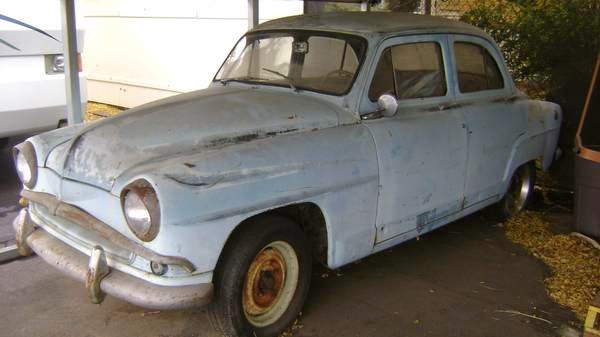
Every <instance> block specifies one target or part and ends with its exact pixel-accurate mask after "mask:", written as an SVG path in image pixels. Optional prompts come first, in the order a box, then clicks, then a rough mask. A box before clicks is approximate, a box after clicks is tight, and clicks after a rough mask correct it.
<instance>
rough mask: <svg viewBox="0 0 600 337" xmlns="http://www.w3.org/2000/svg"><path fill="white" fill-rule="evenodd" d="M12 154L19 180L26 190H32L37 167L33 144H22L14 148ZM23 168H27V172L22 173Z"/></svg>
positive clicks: (35, 179)
mask: <svg viewBox="0 0 600 337" xmlns="http://www.w3.org/2000/svg"><path fill="white" fill-rule="evenodd" d="M12 153H13V160H14V164H15V169H16V171H17V175H18V176H19V179H20V180H21V182H22V183H23V185H25V186H26V187H27V188H30V189H31V188H34V187H35V184H36V183H37V177H38V166H37V157H36V155H35V148H34V147H33V144H31V143H30V142H23V143H21V144H19V145H17V146H15V147H14V148H13V151H12ZM24 168H27V169H28V170H29V171H28V172H26V171H24Z"/></svg>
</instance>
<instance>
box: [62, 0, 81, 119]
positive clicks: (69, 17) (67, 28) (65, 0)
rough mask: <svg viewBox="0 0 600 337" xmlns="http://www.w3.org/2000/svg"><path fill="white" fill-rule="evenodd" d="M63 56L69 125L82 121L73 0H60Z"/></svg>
mask: <svg viewBox="0 0 600 337" xmlns="http://www.w3.org/2000/svg"><path fill="white" fill-rule="evenodd" d="M60 11H61V16H62V36H63V39H62V40H63V56H64V58H65V90H66V94H67V120H68V121H69V125H73V124H78V123H81V122H83V112H82V106H81V92H80V89H79V70H78V65H77V28H76V25H75V1H74V0H61V1H60Z"/></svg>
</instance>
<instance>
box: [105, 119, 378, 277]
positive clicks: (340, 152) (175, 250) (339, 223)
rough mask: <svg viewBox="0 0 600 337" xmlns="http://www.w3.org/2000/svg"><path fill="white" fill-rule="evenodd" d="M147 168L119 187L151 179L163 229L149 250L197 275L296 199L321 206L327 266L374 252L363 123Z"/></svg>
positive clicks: (372, 159)
mask: <svg viewBox="0 0 600 337" xmlns="http://www.w3.org/2000/svg"><path fill="white" fill-rule="evenodd" d="M146 170H148V171H147V173H142V174H136V175H135V176H131V177H127V178H126V177H123V179H119V182H118V184H116V187H115V188H116V189H120V188H122V186H124V185H126V184H127V183H128V182H129V181H132V180H134V179H137V178H140V177H142V178H145V179H147V180H149V181H150V182H151V183H152V184H153V185H154V186H155V188H156V191H157V193H158V197H159V200H160V205H161V231H160V233H159V235H158V236H157V238H156V239H155V240H154V241H152V242H150V243H148V246H149V247H150V248H151V249H154V250H155V251H158V252H161V253H162V254H173V255H177V256H185V257H186V258H189V259H190V260H191V261H192V262H193V263H194V264H195V265H196V266H197V267H198V269H199V271H209V270H212V269H213V268H214V266H215V264H216V262H217V260H218V257H219V255H220V253H221V250H222V248H223V246H224V245H225V242H226V240H227V238H228V237H229V235H230V233H231V231H233V229H234V228H235V227H236V226H237V225H238V224H239V223H241V222H242V221H243V220H245V219H247V218H249V217H251V216H254V215H256V214H260V213H262V212H265V211H267V210H271V209H274V208H278V207H281V206H285V205H290V204H294V203H299V202H312V203H314V204H316V205H317V206H319V207H320V208H321V210H322V212H323V214H324V216H325V220H326V223H327V229H328V240H329V245H328V246H329V252H328V264H329V265H330V266H332V267H335V266H339V265H342V264H345V263H348V262H350V261H353V260H355V259H357V258H360V257H363V256H366V255H367V254H369V253H370V251H371V250H372V244H373V240H374V239H373V238H374V234H375V226H374V224H375V211H376V204H377V191H378V187H377V186H378V169H377V159H376V152H375V147H374V143H373V140H372V138H371V136H370V134H369V133H368V131H367V130H366V128H365V127H364V126H362V125H360V124H354V125H347V126H340V127H333V128H328V129H321V130H315V131H310V132H303V133H299V134H289V135H280V136H275V137H271V138H265V139H260V140H256V141H252V142H246V143H240V144H235V145H232V146H227V147H223V148H221V149H212V150H209V151H204V152H201V153H197V154H192V155H185V156H181V157H178V158H170V159H168V160H165V161H161V162H158V163H153V164H150V165H149V166H147V167H146ZM125 178H126V179H125ZM113 193H116V192H115V190H113Z"/></svg>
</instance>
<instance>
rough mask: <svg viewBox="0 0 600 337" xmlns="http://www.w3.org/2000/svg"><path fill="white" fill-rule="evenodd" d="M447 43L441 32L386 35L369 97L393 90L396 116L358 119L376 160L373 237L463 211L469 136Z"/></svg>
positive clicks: (413, 230) (422, 227)
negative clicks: (451, 78) (456, 102)
mask: <svg viewBox="0 0 600 337" xmlns="http://www.w3.org/2000/svg"><path fill="white" fill-rule="evenodd" d="M446 47H447V45H446V39H445V37H443V36H439V35H437V36H413V37H405V38H394V39H390V40H386V41H385V42H384V44H383V45H382V47H381V48H380V51H379V56H378V57H377V59H378V60H379V63H378V65H377V66H376V68H375V69H373V70H372V73H373V75H372V82H371V85H370V90H369V93H368V96H369V100H370V101H371V102H375V101H376V100H377V97H379V95H381V94H383V93H392V94H394V95H395V96H396V97H397V98H398V103H399V109H398V112H397V114H396V115H395V116H393V117H383V118H379V119H372V120H365V121H364V124H365V125H366V126H367V127H368V128H369V130H370V131H371V133H372V135H373V138H374V139H375V144H376V148H377V156H378V161H379V176H380V182H379V185H380V186H379V188H380V193H379V203H378V210H377V237H376V240H377V242H382V241H386V240H390V239H394V238H401V237H406V238H409V237H412V236H414V235H417V234H418V233H421V232H426V231H428V230H430V229H431V227H430V225H431V224H433V223H434V222H436V221H437V220H440V219H443V218H444V217H446V216H448V215H451V214H454V213H456V212H458V211H459V210H460V209H461V206H462V201H463V189H464V181H465V169H466V167H465V166H466V161H467V158H466V156H467V136H466V127H465V121H464V118H463V113H462V111H461V110H460V109H455V108H452V106H453V105H452V94H451V90H449V88H448V81H447V76H446V74H447V69H448V64H447V62H446V59H447V57H446V56H447V54H448V51H447V48H446ZM403 234H404V235H403Z"/></svg>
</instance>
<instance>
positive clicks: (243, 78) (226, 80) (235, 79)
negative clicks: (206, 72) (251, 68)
mask: <svg viewBox="0 0 600 337" xmlns="http://www.w3.org/2000/svg"><path fill="white" fill-rule="evenodd" d="M252 80H254V81H266V80H267V79H266V78H260V77H252V76H241V77H229V78H221V79H218V80H217V81H219V82H221V84H223V85H226V84H227V83H229V82H247V81H252Z"/></svg>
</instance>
